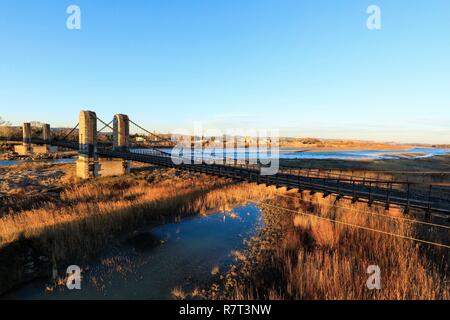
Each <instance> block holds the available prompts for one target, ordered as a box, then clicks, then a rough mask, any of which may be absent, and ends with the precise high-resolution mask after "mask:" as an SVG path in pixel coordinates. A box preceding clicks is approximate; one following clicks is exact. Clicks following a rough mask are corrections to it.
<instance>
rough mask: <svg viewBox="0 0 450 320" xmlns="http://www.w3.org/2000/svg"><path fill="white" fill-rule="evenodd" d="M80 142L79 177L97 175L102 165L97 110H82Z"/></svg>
mask: <svg viewBox="0 0 450 320" xmlns="http://www.w3.org/2000/svg"><path fill="white" fill-rule="evenodd" d="M79 143H80V149H79V156H78V161H77V177H80V178H82V179H89V178H94V177H97V176H98V175H99V170H100V165H99V161H98V155H97V116H96V114H95V112H92V111H81V112H80V125H79Z"/></svg>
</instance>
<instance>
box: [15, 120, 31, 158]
mask: <svg viewBox="0 0 450 320" xmlns="http://www.w3.org/2000/svg"><path fill="white" fill-rule="evenodd" d="M22 131H23V133H22V141H23V143H22V145H21V146H15V147H14V151H15V152H17V153H18V154H19V155H21V156H28V155H30V154H31V151H32V149H31V123H29V122H26V123H24V124H23V127H22Z"/></svg>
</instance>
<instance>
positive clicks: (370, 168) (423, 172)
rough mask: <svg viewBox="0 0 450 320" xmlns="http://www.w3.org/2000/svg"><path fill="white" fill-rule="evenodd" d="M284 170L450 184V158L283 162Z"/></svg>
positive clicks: (449, 156)
mask: <svg viewBox="0 0 450 320" xmlns="http://www.w3.org/2000/svg"><path fill="white" fill-rule="evenodd" d="M280 166H282V167H287V168H293V169H312V170H313V171H317V172H319V171H321V172H324V173H325V172H326V173H328V172H331V173H337V174H339V173H342V174H346V175H349V176H355V177H361V178H375V179H394V180H400V181H409V182H418V183H438V184H448V183H450V155H440V156H434V157H426V158H414V159H377V160H366V159H363V160H338V159H303V160H300V159H295V160H292V159H280Z"/></svg>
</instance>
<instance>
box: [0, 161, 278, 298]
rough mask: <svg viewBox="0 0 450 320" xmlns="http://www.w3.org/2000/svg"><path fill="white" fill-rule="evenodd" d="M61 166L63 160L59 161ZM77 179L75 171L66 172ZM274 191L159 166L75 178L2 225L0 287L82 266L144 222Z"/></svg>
mask: <svg viewBox="0 0 450 320" xmlns="http://www.w3.org/2000/svg"><path fill="white" fill-rule="evenodd" d="M55 167H58V165H55ZM65 178H66V179H68V181H70V180H71V179H72V178H73V176H71V173H70V171H69V172H68V173H67V175H66V176H65ZM270 192H271V189H267V188H265V187H264V186H256V185H255V186H251V187H249V186H248V185H247V184H242V183H236V182H234V181H231V180H228V179H222V178H217V177H210V176H205V175H202V174H194V173H186V172H181V171H177V170H174V169H163V168H159V167H151V168H149V169H148V170H146V171H142V172H140V173H135V174H131V175H128V176H123V177H111V178H99V179H96V180H91V181H78V180H76V179H75V180H72V181H71V182H70V183H67V184H65V185H64V187H63V189H62V190H61V192H60V193H59V196H57V197H56V196H55V197H54V198H53V199H52V200H51V201H43V202H34V204H33V208H31V209H25V210H22V209H17V210H16V211H11V210H9V213H8V214H6V215H4V216H3V217H2V218H1V223H0V284H1V286H0V292H5V291H7V290H10V289H11V288H14V287H16V286H18V285H20V284H23V283H26V282H28V281H31V280H33V279H35V278H36V277H50V276H51V274H52V271H53V269H54V268H55V267H57V266H60V265H64V264H66V263H70V264H73V263H74V261H76V262H79V263H80V264H81V263H82V262H83V261H86V260H87V259H89V258H92V257H93V256H95V255H96V254H97V253H98V252H99V251H100V250H101V249H102V248H104V247H105V246H106V245H108V244H111V243H113V242H114V241H116V239H118V238H119V237H121V236H123V235H124V234H127V233H130V232H133V231H135V230H138V229H139V228H141V227H143V226H149V225H160V224H164V223H166V222H169V221H175V220H177V219H181V217H185V216H189V215H196V214H202V213H203V214H204V213H207V212H210V211H217V210H219V211H220V210H224V211H225V210H228V209H229V208H231V207H232V206H234V205H237V204H242V203H244V202H245V201H244V200H243V199H242V194H245V195H246V197H248V198H251V199H254V200H257V199H263V198H265V197H266V196H268V195H269V194H270Z"/></svg>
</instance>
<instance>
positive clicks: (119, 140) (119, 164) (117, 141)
mask: <svg viewBox="0 0 450 320" xmlns="http://www.w3.org/2000/svg"><path fill="white" fill-rule="evenodd" d="M129 147H130V121H129V119H128V116H127V115H124V114H116V115H115V116H114V119H113V150H114V151H119V152H120V151H122V152H127V151H128V149H129ZM100 163H101V168H102V169H101V171H100V175H101V176H102V177H103V176H119V175H124V174H128V173H130V170H131V161H128V160H122V159H100Z"/></svg>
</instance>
